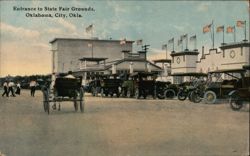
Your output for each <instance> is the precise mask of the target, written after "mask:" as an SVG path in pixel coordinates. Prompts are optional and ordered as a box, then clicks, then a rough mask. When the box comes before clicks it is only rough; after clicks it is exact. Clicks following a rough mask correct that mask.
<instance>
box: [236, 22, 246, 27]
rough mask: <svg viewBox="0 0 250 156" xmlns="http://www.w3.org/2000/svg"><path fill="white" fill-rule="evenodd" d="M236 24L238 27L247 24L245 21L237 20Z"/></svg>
mask: <svg viewBox="0 0 250 156" xmlns="http://www.w3.org/2000/svg"><path fill="white" fill-rule="evenodd" d="M236 26H237V27H243V26H245V21H237V23H236Z"/></svg>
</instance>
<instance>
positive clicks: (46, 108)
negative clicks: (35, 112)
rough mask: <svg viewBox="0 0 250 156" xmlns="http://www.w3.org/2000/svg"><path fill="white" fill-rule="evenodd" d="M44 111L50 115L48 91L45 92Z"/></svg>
mask: <svg viewBox="0 0 250 156" xmlns="http://www.w3.org/2000/svg"><path fill="white" fill-rule="evenodd" d="M43 109H44V111H45V112H47V113H48V114H49V111H50V110H49V109H50V108H49V93H48V92H47V91H43Z"/></svg>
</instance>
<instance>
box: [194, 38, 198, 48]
mask: <svg viewBox="0 0 250 156" xmlns="http://www.w3.org/2000/svg"><path fill="white" fill-rule="evenodd" d="M196 42H197V39H196V36H195V40H194V50H196V46H197V45H196V44H197V43H196Z"/></svg>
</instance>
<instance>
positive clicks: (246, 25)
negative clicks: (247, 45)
mask: <svg viewBox="0 0 250 156" xmlns="http://www.w3.org/2000/svg"><path fill="white" fill-rule="evenodd" d="M244 22H245V24H244V26H245V39H244V41H247V21H244Z"/></svg>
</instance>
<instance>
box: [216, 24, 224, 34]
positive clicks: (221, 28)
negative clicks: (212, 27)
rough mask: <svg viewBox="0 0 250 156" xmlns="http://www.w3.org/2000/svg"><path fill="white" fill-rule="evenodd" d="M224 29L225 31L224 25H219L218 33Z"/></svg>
mask: <svg viewBox="0 0 250 156" xmlns="http://www.w3.org/2000/svg"><path fill="white" fill-rule="evenodd" d="M222 31H224V25H222V26H219V27H217V28H216V32H217V33H218V32H222Z"/></svg>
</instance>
